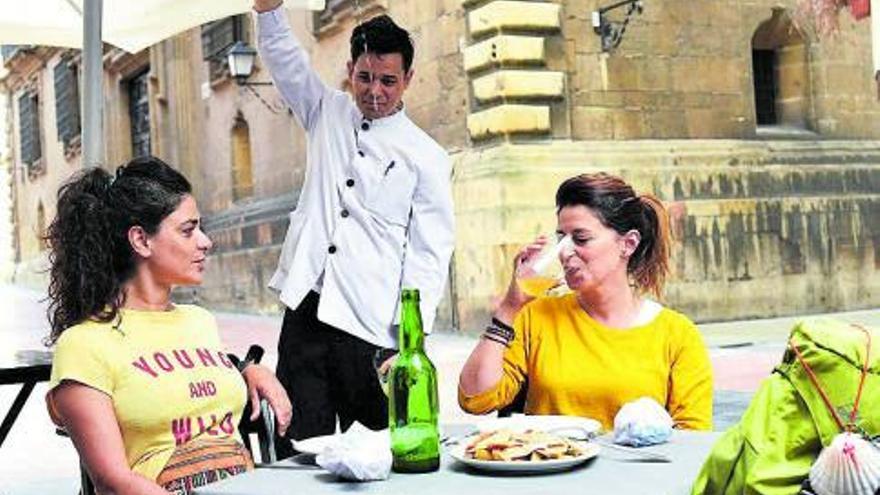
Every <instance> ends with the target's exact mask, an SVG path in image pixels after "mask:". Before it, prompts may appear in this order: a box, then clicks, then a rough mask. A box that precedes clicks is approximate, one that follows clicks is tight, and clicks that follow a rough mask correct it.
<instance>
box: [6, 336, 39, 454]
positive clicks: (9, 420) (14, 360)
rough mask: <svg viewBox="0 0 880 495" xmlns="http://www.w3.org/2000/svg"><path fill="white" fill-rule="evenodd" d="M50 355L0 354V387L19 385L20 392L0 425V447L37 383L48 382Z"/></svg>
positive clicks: (33, 351)
mask: <svg viewBox="0 0 880 495" xmlns="http://www.w3.org/2000/svg"><path fill="white" fill-rule="evenodd" d="M51 370H52V353H51V352H49V351H38V350H28V351H16V352H14V353H12V354H11V355H8V354H2V353H0V385H14V384H17V383H20V384H21V390H19V391H18V395H16V396H15V400H14V401H12V406H11V407H10V408H9V411H8V412H7V413H6V417H4V418H3V424H2V425H0V446H2V445H3V441H4V440H6V435H8V434H9V430H10V429H12V425H13V423H15V420H16V419H18V415H19V413H21V409H22V408H23V407H24V404H25V402H27V400H28V397H29V396H30V395H31V392H32V391H33V390H34V386H35V385H36V384H37V383H38V382H45V381H49V375H50V373H51Z"/></svg>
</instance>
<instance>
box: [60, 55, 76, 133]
mask: <svg viewBox="0 0 880 495" xmlns="http://www.w3.org/2000/svg"><path fill="white" fill-rule="evenodd" d="M78 86H79V84H78V81H77V74H76V68H75V66H73V65H71V64H69V63H68V62H67V61H65V60H63V61H61V62H60V63H59V64H58V65H56V66H55V126H56V128H57V130H58V139H59V140H60V141H61V142H63V143H64V145H65V146H69V145H70V142H71V141H72V140H73V139H74V138H75V137H77V136H79V134H80V119H79V87H78Z"/></svg>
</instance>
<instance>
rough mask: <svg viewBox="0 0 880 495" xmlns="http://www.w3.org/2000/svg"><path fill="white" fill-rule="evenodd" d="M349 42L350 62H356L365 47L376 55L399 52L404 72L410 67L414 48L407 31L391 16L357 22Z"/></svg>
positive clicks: (383, 15)
mask: <svg viewBox="0 0 880 495" xmlns="http://www.w3.org/2000/svg"><path fill="white" fill-rule="evenodd" d="M350 43H351V61H352V62H357V59H358V58H359V57H360V56H361V55H363V54H364V52H365V47H366V50H369V52H370V53H375V54H377V55H385V54H388V53H399V54H400V55H401V57H403V71H404V72H409V69H410V67H412V61H413V53H414V51H415V50H414V49H413V43H412V39H410V37H409V31H407V30H406V29H403V28H402V27H400V26H398V25H397V24H395V23H394V21H393V20H392V19H391V17H389V16H387V15H385V14H382V15H380V16H376V17H373V18H372V19H370V20H369V21H366V22H364V23H361V24H358V25H357V27H355V28H354V30H353V31H352V32H351V40H350Z"/></svg>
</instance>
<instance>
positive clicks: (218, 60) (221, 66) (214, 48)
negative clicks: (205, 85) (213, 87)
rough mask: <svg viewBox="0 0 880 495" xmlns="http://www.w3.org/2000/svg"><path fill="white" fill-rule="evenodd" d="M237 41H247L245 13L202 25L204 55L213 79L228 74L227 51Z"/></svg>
mask: <svg viewBox="0 0 880 495" xmlns="http://www.w3.org/2000/svg"><path fill="white" fill-rule="evenodd" d="M236 41H246V40H245V20H244V15H236V16H232V17H226V18H224V19H220V20H218V21H214V22H209V23H207V24H205V25H203V26H202V55H203V57H204V59H205V61H207V62H208V64H209V74H210V77H211V80H212V81H213V80H215V79H220V78H222V77H223V76H225V75H226V73H227V71H228V69H227V64H226V52H227V51H228V50H229V48H230V47H231V46H232V45H233V44H235V42H236Z"/></svg>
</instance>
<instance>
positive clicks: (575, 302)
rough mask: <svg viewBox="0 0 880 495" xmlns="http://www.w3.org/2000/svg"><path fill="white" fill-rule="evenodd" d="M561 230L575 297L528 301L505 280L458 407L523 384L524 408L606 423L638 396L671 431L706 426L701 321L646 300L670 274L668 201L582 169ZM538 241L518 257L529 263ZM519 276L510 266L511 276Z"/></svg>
mask: <svg viewBox="0 0 880 495" xmlns="http://www.w3.org/2000/svg"><path fill="white" fill-rule="evenodd" d="M556 207H557V221H558V223H557V226H558V227H557V235H559V236H560V237H563V236H570V237H571V239H572V241H573V242H572V244H571V246H570V247H568V248H564V249H563V250H562V252H561V253H560V262H561V263H562V265H563V268H564V270H565V282H566V284H567V285H568V287H569V288H570V289H571V292H570V293H568V294H566V295H563V296H558V297H540V298H538V299H533V298H531V297H529V296H527V295H526V294H525V293H524V292H523V291H522V290H521V289H520V287H519V285H518V284H517V282H516V278H515V276H514V279H513V280H512V281H511V283H510V286H509V288H508V290H507V293H506V294H505V296H504V298H503V300H502V301H501V303H500V304H499V306H498V308H497V310H496V311H495V314H494V318H493V319H492V323H491V324H490V325H489V326H488V327H487V329H486V332H485V333H484V334H483V338H482V339H481V340H480V342H479V343H478V344H477V346H476V348H475V349H474V350H473V352H472V353H471V355H470V357H469V358H468V360H467V362H466V363H465V365H464V368H463V369H462V371H461V376H460V377H459V403H460V404H461V407H462V408H463V409H464V410H466V411H468V412H472V413H478V414H484V413H488V412H491V411H494V410H497V409H500V408H503V407H504V406H506V405H508V404H509V403H510V402H512V401H513V400H514V398H515V397H516V395H517V394H518V392H519V390H520V388H521V387H523V386H524V384H527V387H528V388H527V395H526V403H525V412H526V413H528V414H566V415H577V416H586V417H591V418H594V419H596V420H598V421H599V422H601V423H602V425H603V426H604V428H606V429H611V428H613V421H614V416H615V415H616V414H617V411H618V410H619V409H620V407H621V406H622V405H623V404H625V403H627V402H630V401H633V400H635V399H638V398H640V397H650V398H652V399H654V400H655V401H657V402H658V403H659V404H661V405H662V406H664V407H665V408H666V410H667V411H668V412H669V414H670V415H671V416H672V419H673V421H674V422H675V425H676V427H678V428H685V429H697V430H708V429H711V427H712V372H711V366H710V364H709V358H708V353H707V351H706V348H705V346H704V344H703V342H702V338H701V336H700V334H699V331H698V330H697V328H696V326H695V325H694V324H693V323H692V322H691V321H690V320H689V319H688V318H687V317H685V316H684V315H682V314H680V313H677V312H675V311H673V310H671V309H668V308H665V307H663V306H661V305H660V304H658V303H656V302H654V301H652V300H650V299H648V298H647V297H645V294H647V293H650V294H653V295H655V296H657V297H659V295H660V293H661V290H662V288H663V284H664V281H665V279H666V276H667V273H668V266H669V251H670V234H669V220H668V216H667V213H666V210H665V208H664V207H663V204H662V203H661V202H660V201H659V200H658V199H656V198H655V197H653V196H651V195H648V194H641V195H637V194H636V193H635V191H634V190H633V189H632V187H630V186H629V185H628V184H627V183H626V182H624V181H623V180H622V179H620V178H618V177H614V176H610V175H607V174H585V175H580V176H577V177H573V178H571V179H568V180H566V181H565V182H563V183H562V185H561V186H560V187H559V189H558V191H557V193H556ZM546 242H547V241H546V239H544V238H539V239H538V240H536V241H535V243H533V244H531V245H529V246H526V247H525V248H524V249H523V250H522V251H521V252H520V253H519V254H518V255H517V257H516V261H515V268H517V267H520V266H521V265H523V264H527V263H530V262H532V261H533V259H534V257H535V256H536V255H537V253H538V252H539V251H540V250H541V249H542V247H543V246H544V244H545V243H546ZM514 272H515V273H516V270H514Z"/></svg>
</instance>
